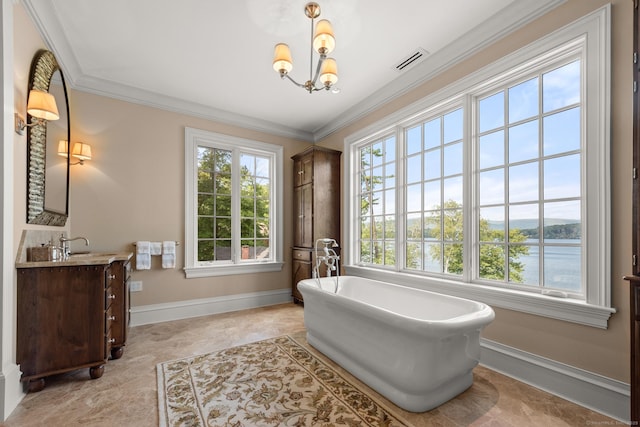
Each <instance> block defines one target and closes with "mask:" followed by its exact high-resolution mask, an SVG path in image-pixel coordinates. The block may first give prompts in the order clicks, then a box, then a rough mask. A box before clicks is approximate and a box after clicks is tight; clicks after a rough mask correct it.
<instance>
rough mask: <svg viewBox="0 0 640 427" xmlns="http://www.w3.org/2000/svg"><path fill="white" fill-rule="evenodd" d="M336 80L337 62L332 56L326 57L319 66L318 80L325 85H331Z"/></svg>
mask: <svg viewBox="0 0 640 427" xmlns="http://www.w3.org/2000/svg"><path fill="white" fill-rule="evenodd" d="M337 81H338V64H337V63H336V60H335V59H333V58H327V59H325V60H324V61H323V62H322V68H320V82H322V84H323V85H325V86H331V85H333V84H335V83H336V82H337Z"/></svg>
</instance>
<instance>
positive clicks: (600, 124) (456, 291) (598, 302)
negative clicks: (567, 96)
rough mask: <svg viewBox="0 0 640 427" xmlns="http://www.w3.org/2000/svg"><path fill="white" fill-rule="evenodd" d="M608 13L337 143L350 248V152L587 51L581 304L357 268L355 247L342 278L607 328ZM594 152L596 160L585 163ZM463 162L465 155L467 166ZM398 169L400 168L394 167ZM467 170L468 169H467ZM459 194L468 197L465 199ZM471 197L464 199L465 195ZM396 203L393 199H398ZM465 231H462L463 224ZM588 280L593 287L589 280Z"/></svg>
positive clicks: (607, 9) (353, 227) (354, 228)
mask: <svg viewBox="0 0 640 427" xmlns="http://www.w3.org/2000/svg"><path fill="white" fill-rule="evenodd" d="M610 29H611V6H610V5H605V6H603V7H602V8H600V9H598V10H597V11H595V12H592V13H591V14H589V15H586V16H584V17H583V18H581V19H578V20H577V21H575V22H573V23H571V24H569V25H567V26H565V27H563V28H561V29H559V30H557V31H555V32H553V33H551V34H549V35H548V36H546V37H543V38H542V39H540V40H538V41H535V42H533V43H531V44H530V45H528V46H526V47H524V48H521V49H519V50H518V51H516V52H514V53H512V54H510V55H507V56H505V57H503V58H502V59H500V60H498V61H496V62H494V63H492V64H490V65H488V66H486V67H484V68H482V69H480V70H478V71H474V72H473V73H472V74H470V75H468V76H467V77H465V78H464V79H461V80H459V81H457V82H455V83H453V84H451V85H449V86H447V87H445V88H442V89H441V90H439V91H437V92H434V93H433V94H431V95H429V96H427V97H425V98H423V99H421V100H419V101H417V102H415V103H414V104H411V105H409V106H407V107H405V108H403V109H401V110H398V111H396V112H395V113H393V114H391V115H389V116H387V117H386V118H384V119H382V120H380V121H378V122H376V123H374V124H372V125H370V126H367V127H366V128H364V129H361V130H360V131H358V132H356V133H354V134H352V135H350V136H348V137H347V138H345V142H344V153H345V161H344V176H345V177H346V178H347V179H345V183H344V192H343V194H344V206H345V209H344V222H343V224H344V227H345V237H346V240H347V241H350V242H355V241H356V240H357V232H358V229H359V224H358V223H357V222H358V210H357V207H358V204H357V201H356V200H354V198H353V196H352V195H353V194H357V186H358V185H359V183H357V182H355V179H354V174H353V173H352V171H355V170H357V169H356V168H357V167H358V164H357V163H358V161H359V157H358V156H357V155H356V151H354V150H355V149H356V147H357V146H358V145H360V144H362V142H363V141H365V140H369V141H370V140H371V139H372V138H375V137H376V136H379V135H382V134H384V133H389V132H393V131H396V132H397V131H398V129H400V128H401V127H402V126H404V125H405V124H406V123H408V122H410V121H412V120H414V119H415V118H416V117H417V116H420V115H422V114H424V112H425V111H426V110H432V109H433V108H435V107H436V106H437V105H441V104H442V103H444V102H447V101H448V100H451V99H453V98H455V97H459V96H464V94H473V93H477V92H478V91H480V90H481V88H483V87H484V88H486V87H487V86H489V85H491V84H494V83H495V79H496V78H498V76H500V77H502V76H503V75H504V73H505V71H507V70H511V71H512V72H513V73H514V74H515V73H518V72H520V71H522V72H524V71H525V70H524V64H527V63H528V62H530V61H532V60H534V59H535V60H540V61H544V60H545V59H550V58H551V57H552V56H553V54H554V53H553V51H554V50H555V49H554V48H556V47H558V46H563V45H567V43H574V44H575V46H576V47H582V48H583V49H584V50H585V51H586V58H585V59H586V61H585V62H586V63H584V64H583V72H584V76H585V77H584V78H585V81H586V80H588V81H589V82H591V84H594V85H595V86H596V87H597V90H595V91H591V92H590V93H589V94H588V97H589V99H585V100H584V104H583V105H584V106H585V110H587V111H586V113H585V114H586V115H587V117H588V119H587V120H586V121H585V122H586V129H584V132H585V137H586V138H587V140H586V144H587V145H586V147H587V148H586V149H585V153H586V155H585V157H587V158H586V160H585V161H586V162H587V168H588V170H589V176H588V177H587V179H588V180H589V181H588V183H587V188H588V189H589V190H588V194H587V195H585V199H586V202H587V203H588V206H587V210H588V211H589V216H588V218H587V223H586V228H587V238H588V241H587V245H588V248H589V249H588V250H589V258H588V259H587V260H586V263H585V265H586V271H585V274H586V275H587V277H589V278H590V279H591V280H589V281H588V284H587V300H586V301H582V300H576V299H571V298H558V297H555V296H548V295H540V294H535V293H529V292H523V291H518V290H513V289H506V288H502V287H495V286H487V285H483V284H481V283H469V282H467V283H465V282H462V281H461V282H458V281H454V280H448V279H444V278H435V277H426V276H425V275H421V274H411V273H406V272H400V271H390V270H388V269H386V270H385V269H378V268H371V267H363V266H358V265H355V264H354V263H353V261H354V260H355V259H356V256H357V248H354V247H351V246H350V245H344V246H345V249H344V250H343V262H344V265H345V271H346V273H347V274H352V275H358V276H363V277H368V278H373V279H377V280H386V281H389V282H393V283H399V284H403V285H407V286H412V287H417V288H422V289H426V290H431V291H436V292H440V293H443V294H448V295H453V296H459V297H463V298H472V299H475V300H478V301H482V302H485V303H487V304H490V305H493V306H496V307H501V308H506V309H510V310H516V311H521V312H525V313H530V314H535V315H539V316H544V317H549V318H554V319H559V320H564V321H569V322H574V323H578V324H583V325H588V326H592V327H597V328H603V329H606V328H607V326H608V319H609V318H610V317H611V314H613V313H615V312H616V309H615V308H613V307H611V231H610V230H611V218H610V211H611V209H610V207H611V200H610V166H609V162H610V90H609V88H610V80H611V73H610V58H611V47H610V45H611V41H610V31H611V30H610ZM593 150H597V155H596V156H592V155H591V156H590V155H589V153H593ZM468 158H469V156H467V159H468ZM400 163H401V162H400ZM467 165H468V166H470V165H469V163H468V162H467ZM466 194H468V195H469V192H467V193H466ZM468 197H470V196H468ZM397 199H400V197H397ZM467 225H468V224H467ZM467 247H468V245H467ZM593 278H595V280H592V279H593Z"/></svg>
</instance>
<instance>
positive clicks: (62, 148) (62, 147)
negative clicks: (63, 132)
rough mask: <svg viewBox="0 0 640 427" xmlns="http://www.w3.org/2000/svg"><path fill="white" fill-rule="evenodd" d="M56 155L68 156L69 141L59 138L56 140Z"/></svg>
mask: <svg viewBox="0 0 640 427" xmlns="http://www.w3.org/2000/svg"><path fill="white" fill-rule="evenodd" d="M58 156H61V157H65V158H66V157H69V142H68V141H66V140H64V139H61V140H60V141H58Z"/></svg>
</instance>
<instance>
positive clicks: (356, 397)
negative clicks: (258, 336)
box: [157, 336, 407, 427]
mask: <svg viewBox="0 0 640 427" xmlns="http://www.w3.org/2000/svg"><path fill="white" fill-rule="evenodd" d="M157 373H158V408H159V411H160V413H159V415H160V425H161V426H171V427H174V426H203V427H204V426H233V427H240V426H246V427H248V426H300V427H301V426H333V425H335V426H349V427H352V426H376V427H377V426H385V427H396V426H406V425H407V424H405V423H404V422H402V421H401V420H399V419H398V418H396V417H395V416H393V415H392V414H391V413H389V412H388V411H387V410H386V409H385V408H383V407H382V406H381V405H380V404H379V403H378V402H376V401H375V400H373V399H372V398H371V397H370V396H368V395H367V394H365V393H364V392H363V391H361V390H358V389H357V388H356V387H355V386H354V385H353V384H352V383H350V382H349V381H347V380H346V379H345V378H343V377H342V376H341V375H340V374H338V373H337V372H335V371H334V370H333V369H332V368H331V367H329V366H328V365H327V364H325V363H324V362H322V361H321V360H319V359H318V358H316V357H315V356H314V355H313V354H311V353H310V352H309V351H307V350H306V349H305V348H303V347H302V346H301V345H300V344H298V343H297V342H296V341H295V340H294V339H292V338H291V337H288V336H284V337H279V338H273V339H269V340H265V341H260V342H256V343H252V344H247V345H242V346H239V347H234V348H230V349H226V350H222V351H217V352H214V353H209V354H205V355H201V356H194V357H189V358H186V359H181V360H175V361H171V362H164V363H160V364H158V366H157Z"/></svg>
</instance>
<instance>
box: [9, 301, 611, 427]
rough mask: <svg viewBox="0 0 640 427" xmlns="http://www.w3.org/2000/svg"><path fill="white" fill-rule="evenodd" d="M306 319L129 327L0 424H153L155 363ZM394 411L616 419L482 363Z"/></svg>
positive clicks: (294, 330)
mask: <svg viewBox="0 0 640 427" xmlns="http://www.w3.org/2000/svg"><path fill="white" fill-rule="evenodd" d="M303 322H304V320H303V309H302V307H301V306H298V305H294V304H283V305H278V306H272V307H265V308H259V309H252V310H246V311H240V312H235V313H226V314H219V315H212V316H206V317H199V318H195V319H187V320H178V321H173V322H166V323H158V324H154V325H145V326H137V327H134V328H131V329H130V330H129V339H128V343H127V346H126V347H125V351H124V355H123V357H122V358H121V359H118V360H113V361H110V362H109V363H108V364H107V365H106V366H105V372H104V375H103V376H102V378H100V379H97V380H91V379H89V371H88V369H83V370H79V371H75V372H73V373H68V374H64V375H58V376H54V377H50V378H47V381H46V384H47V385H46V387H45V389H44V390H42V391H40V392H38V393H29V394H28V395H27V396H26V397H25V398H24V399H23V400H22V402H21V403H20V405H19V406H18V407H17V408H16V409H15V410H14V412H13V413H12V414H11V416H10V417H9V418H8V419H7V421H6V422H5V423H4V424H1V423H0V424H1V425H4V426H6V427H17V426H20V427H27V426H47V427H52V426H56V427H57V426H65V427H67V426H136V427H138V426H156V425H157V424H158V414H157V410H158V406H157V385H156V364H158V363H160V362H164V361H167V360H173V359H179V358H182V357H187V356H191V355H195V354H202V353H207V352H211V351H215V350H220V349H223V348H228V347H232V346H235V345H240V344H245V343H248V342H252V341H258V340H261V339H265V338H270V337H275V336H279V335H284V334H289V335H294V334H295V335H296V336H302V337H303V336H304V323H303ZM336 369H338V370H340V368H339V367H336ZM345 375H347V374H345ZM353 381H354V382H355V383H358V381H357V380H355V379H353ZM382 400H383V402H384V399H382ZM388 405H389V406H390V408H391V409H392V410H393V408H395V407H394V406H393V405H392V404H390V403H389V404H388ZM394 412H395V413H396V414H398V415H399V416H401V417H403V418H404V419H405V420H407V421H408V422H409V423H410V424H411V425H414V426H416V427H421V426H587V425H620V424H621V423H619V422H617V421H615V420H612V419H610V418H607V417H605V416H603V415H601V414H598V413H595V412H593V411H590V410H588V409H585V408H583V407H580V406H578V405H575V404H573V403H570V402H568V401H566V400H563V399H560V398H558V397H555V396H552V395H550V394H548V393H545V392H542V391H540V390H538V389H535V388H533V387H530V386H528V385H526V384H523V383H521V382H518V381H516V380H513V379H511V378H509V377H505V376H504V375H501V374H498V373H496V372H494V371H491V370H489V369H486V368H483V367H481V366H478V367H477V368H476V369H475V370H474V384H473V386H472V387H471V388H470V389H469V390H467V391H466V392H464V393H463V394H461V395H460V396H458V397H456V398H455V399H453V400H451V401H449V402H447V403H445V404H444V405H442V406H440V407H438V408H436V409H434V410H432V411H429V412H425V413H423V414H412V413H408V412H405V411H402V410H400V409H398V408H396V409H395V410H394Z"/></svg>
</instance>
